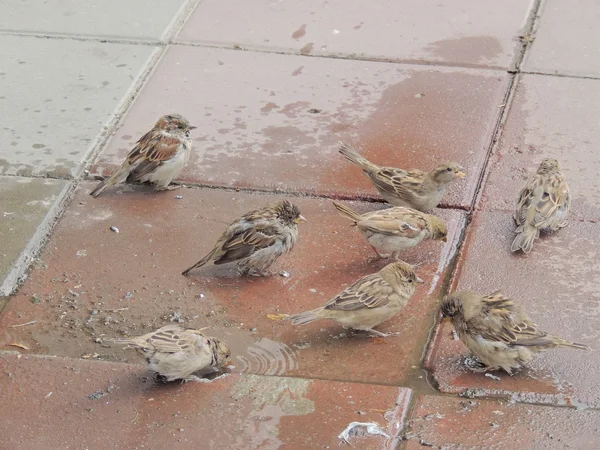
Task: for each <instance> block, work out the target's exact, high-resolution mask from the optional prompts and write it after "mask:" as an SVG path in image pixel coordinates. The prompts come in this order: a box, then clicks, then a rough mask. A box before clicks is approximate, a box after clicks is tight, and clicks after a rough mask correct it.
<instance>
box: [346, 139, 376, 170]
mask: <svg viewBox="0 0 600 450" xmlns="http://www.w3.org/2000/svg"><path fill="white" fill-rule="evenodd" d="M339 152H340V153H341V154H342V155H344V156H345V157H346V159H348V160H349V161H351V162H353V163H354V164H356V165H357V166H359V167H360V168H362V170H364V171H365V172H373V171H377V170H379V166H377V165H376V164H373V163H372V162H371V161H369V160H368V159H367V158H365V157H364V156H362V155H361V154H360V153H358V152H357V151H356V150H354V149H353V148H352V147H350V146H349V145H346V144H343V143H340V148H339Z"/></svg>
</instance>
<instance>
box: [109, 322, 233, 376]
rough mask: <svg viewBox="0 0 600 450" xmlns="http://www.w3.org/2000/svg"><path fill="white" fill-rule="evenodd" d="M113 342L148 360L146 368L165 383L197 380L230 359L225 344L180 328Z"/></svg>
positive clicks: (217, 369)
mask: <svg viewBox="0 0 600 450" xmlns="http://www.w3.org/2000/svg"><path fill="white" fill-rule="evenodd" d="M115 342H117V343H119V344H126V345H127V346H128V347H126V348H135V349H136V350H138V351H139V352H140V353H141V354H142V355H143V356H144V357H145V358H146V360H147V361H148V369H149V370H151V371H152V372H155V373H156V374H157V375H158V376H159V377H160V378H161V379H163V380H164V381H174V380H183V381H192V380H194V381H198V380H200V378H199V377H198V376H202V375H207V374H210V373H213V372H218V371H219V370H220V369H222V368H223V367H224V366H225V365H226V364H227V363H228V360H229V357H230V356H231V352H230V350H229V348H228V347H227V345H226V344H225V343H224V342H222V341H220V340H219V339H217V338H213V337H207V336H204V335H203V334H202V333H201V332H200V331H199V330H194V329H184V328H182V327H180V326H179V325H167V326H164V327H162V328H160V329H158V330H156V331H152V332H150V333H148V334H144V335H143V336H139V337H134V338H131V339H118V340H115Z"/></svg>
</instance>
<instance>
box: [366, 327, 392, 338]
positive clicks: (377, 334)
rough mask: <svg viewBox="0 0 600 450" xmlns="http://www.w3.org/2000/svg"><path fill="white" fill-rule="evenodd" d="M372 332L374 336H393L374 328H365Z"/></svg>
mask: <svg viewBox="0 0 600 450" xmlns="http://www.w3.org/2000/svg"><path fill="white" fill-rule="evenodd" d="M365 331H368V332H369V333H371V335H372V337H388V336H391V333H382V332H381V331H377V330H374V329H372V328H371V329H369V330H365Z"/></svg>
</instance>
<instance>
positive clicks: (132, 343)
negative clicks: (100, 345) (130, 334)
mask: <svg viewBox="0 0 600 450" xmlns="http://www.w3.org/2000/svg"><path fill="white" fill-rule="evenodd" d="M104 342H110V343H112V344H119V345H125V346H126V347H125V348H126V349H130V348H135V349H144V348H146V347H147V346H148V343H147V342H146V341H144V340H141V339H136V338H126V339H120V338H107V339H104Z"/></svg>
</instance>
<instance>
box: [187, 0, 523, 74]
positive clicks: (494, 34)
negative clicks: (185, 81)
mask: <svg viewBox="0 0 600 450" xmlns="http://www.w3.org/2000/svg"><path fill="white" fill-rule="evenodd" d="M529 7H530V4H529V2H522V1H518V0H510V1H507V2H503V3H502V4H499V3H498V2H494V1H491V0H487V1H477V0H468V1H462V2H460V4H458V3H455V2H447V3H443V2H438V1H434V0H426V1H419V0H402V1H391V0H388V1H379V2H376V3H373V2H368V1H366V0H363V1H357V2H352V3H348V2H344V1H343V0H331V1H328V2H325V3H324V2H321V1H318V0H312V1H304V2H283V3H282V2H279V3H273V2H270V1H268V0H261V1H257V2H251V3H250V2H244V1H228V2H219V1H218V0H205V1H203V2H202V4H201V5H199V7H198V8H197V9H196V11H195V12H194V13H193V14H192V16H191V17H190V18H189V19H188V21H187V23H186V25H185V26H184V27H183V29H182V30H181V32H180V34H179V37H178V40H179V41H182V42H194V43H198V42H207V43H213V44H214V43H216V44H225V45H241V46H242V47H243V46H251V47H252V48H265V49H272V50H277V51H281V50H283V51H292V52H295V53H301V54H310V55H336V56H339V55H344V56H351V57H357V56H358V57H363V58H384V59H391V60H404V61H407V60H408V61H434V62H438V63H447V64H459V65H481V66H488V67H489V66H493V67H500V68H505V67H507V66H508V65H509V63H510V62H511V60H512V58H513V55H514V53H515V49H516V47H517V42H516V39H515V37H516V36H518V35H519V31H520V30H521V28H522V27H523V26H524V24H525V21H526V19H527V14H528V11H529ZM341 11H343V13H340V12H341ZM236 18H240V19H239V20H236ZM242 18H243V19H242ZM432 23H435V26H434V27H432V26H431V24H432Z"/></svg>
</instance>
